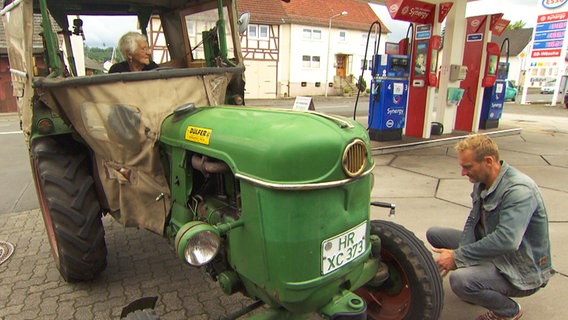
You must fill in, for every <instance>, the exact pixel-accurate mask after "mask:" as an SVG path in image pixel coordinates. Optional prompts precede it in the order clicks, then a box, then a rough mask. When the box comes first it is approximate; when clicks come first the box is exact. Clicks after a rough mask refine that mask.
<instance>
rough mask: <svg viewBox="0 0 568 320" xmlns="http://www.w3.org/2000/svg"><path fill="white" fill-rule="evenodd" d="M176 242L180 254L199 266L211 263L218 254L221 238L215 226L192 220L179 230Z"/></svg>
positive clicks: (188, 261)
mask: <svg viewBox="0 0 568 320" xmlns="http://www.w3.org/2000/svg"><path fill="white" fill-rule="evenodd" d="M175 244H176V250H177V253H178V256H179V257H180V258H182V259H184V260H185V261H186V262H187V263H189V264H190V265H192V266H196V267H198V266H202V265H204V264H207V263H209V262H210V261H211V260H213V258H214V257H215V256H216V255H217V252H218V251H219V246H220V244H221V238H220V237H219V232H218V231H217V229H215V228H214V227H213V226H211V225H209V224H207V223H205V222H201V221H192V222H189V223H186V224H185V225H184V226H183V227H182V228H181V229H180V230H179V232H178V233H177V235H176V242H175Z"/></svg>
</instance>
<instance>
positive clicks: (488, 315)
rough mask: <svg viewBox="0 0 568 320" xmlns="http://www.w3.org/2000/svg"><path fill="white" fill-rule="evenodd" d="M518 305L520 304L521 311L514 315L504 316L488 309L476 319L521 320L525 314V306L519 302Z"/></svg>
mask: <svg viewBox="0 0 568 320" xmlns="http://www.w3.org/2000/svg"><path fill="white" fill-rule="evenodd" d="M517 305H518V306H519V313H517V314H516V315H515V316H513V317H502V316H498V315H496V314H495V313H493V311H488V312H487V313H485V314H482V315H480V316H479V317H477V318H475V320H519V319H520V318H521V317H522V316H523V308H521V305H520V304H518V303H517Z"/></svg>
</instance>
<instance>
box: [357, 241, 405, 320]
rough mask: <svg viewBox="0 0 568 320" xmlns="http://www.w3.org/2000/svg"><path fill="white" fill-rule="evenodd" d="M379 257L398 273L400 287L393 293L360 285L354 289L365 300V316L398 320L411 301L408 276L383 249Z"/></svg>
mask: <svg viewBox="0 0 568 320" xmlns="http://www.w3.org/2000/svg"><path fill="white" fill-rule="evenodd" d="M381 259H382V261H383V262H384V263H386V264H387V265H389V267H391V268H394V269H395V270H396V272H398V274H399V275H400V278H401V279H400V281H401V288H400V290H399V291H398V292H396V293H394V294H388V293H387V292H385V291H379V290H374V289H373V288H370V287H369V288H367V287H361V288H359V289H357V290H356V291H355V293H356V294H358V295H359V296H360V297H361V298H363V299H365V302H367V317H368V318H369V319H374V320H400V319H404V318H405V317H406V316H407V314H408V312H409V310H410V305H411V303H412V291H411V288H410V286H409V282H408V276H407V274H406V273H405V272H404V269H403V268H402V266H401V265H400V263H399V262H398V261H397V260H396V259H395V258H394V257H393V256H392V255H391V254H390V253H389V252H387V251H386V250H385V249H383V250H382V252H381Z"/></svg>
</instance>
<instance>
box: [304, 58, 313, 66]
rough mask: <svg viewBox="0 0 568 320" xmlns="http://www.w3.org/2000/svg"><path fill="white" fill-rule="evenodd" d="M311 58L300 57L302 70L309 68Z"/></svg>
mask: <svg viewBox="0 0 568 320" xmlns="http://www.w3.org/2000/svg"><path fill="white" fill-rule="evenodd" d="M311 60H312V59H311V57H310V56H302V67H304V68H309V67H310V65H311V63H310V61H311Z"/></svg>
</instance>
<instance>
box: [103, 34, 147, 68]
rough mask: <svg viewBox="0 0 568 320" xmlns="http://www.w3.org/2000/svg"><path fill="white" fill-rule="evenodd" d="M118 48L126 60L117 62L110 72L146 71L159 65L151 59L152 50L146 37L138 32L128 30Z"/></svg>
mask: <svg viewBox="0 0 568 320" xmlns="http://www.w3.org/2000/svg"><path fill="white" fill-rule="evenodd" d="M118 50H120V53H121V54H122V57H123V58H125V59H126V60H125V61H123V62H119V63H115V64H113V65H112V67H110V70H109V71H108V73H115V72H130V71H146V70H152V69H156V68H157V67H158V65H157V64H156V63H155V62H154V61H152V60H151V57H152V51H150V48H149V47H148V40H146V37H145V36H144V35H143V34H141V33H138V32H127V33H126V34H124V35H123V36H122V37H121V38H120V40H119V41H118Z"/></svg>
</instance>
